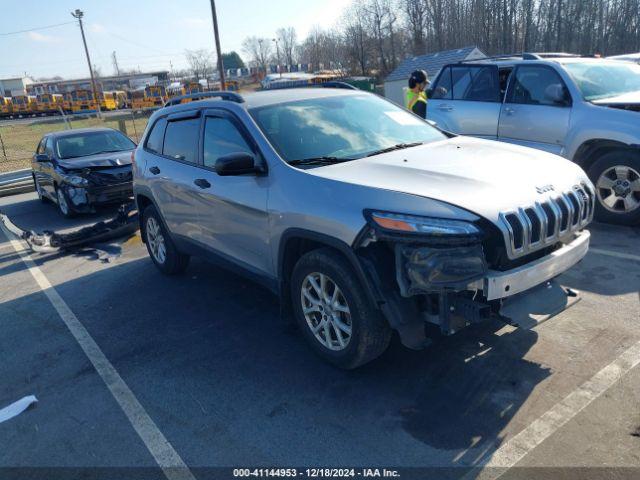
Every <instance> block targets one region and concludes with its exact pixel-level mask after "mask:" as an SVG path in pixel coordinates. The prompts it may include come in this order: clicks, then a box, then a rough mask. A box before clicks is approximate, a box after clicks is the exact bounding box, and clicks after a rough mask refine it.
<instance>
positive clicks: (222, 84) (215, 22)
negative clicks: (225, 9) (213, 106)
mask: <svg viewBox="0 0 640 480" xmlns="http://www.w3.org/2000/svg"><path fill="white" fill-rule="evenodd" d="M211 16H212V17H213V35H214V36H215V38H216V53H217V54H218V73H219V74H220V90H226V85H225V80H224V62H223V61H222V51H221V50H220V35H219V34H218V16H217V15H216V0H211Z"/></svg>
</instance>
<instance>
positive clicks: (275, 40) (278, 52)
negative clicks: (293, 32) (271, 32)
mask: <svg viewBox="0 0 640 480" xmlns="http://www.w3.org/2000/svg"><path fill="white" fill-rule="evenodd" d="M272 40H273V41H274V42H276V58H277V59H278V73H279V74H280V78H282V70H281V67H280V46H279V45H278V39H277V38H272Z"/></svg>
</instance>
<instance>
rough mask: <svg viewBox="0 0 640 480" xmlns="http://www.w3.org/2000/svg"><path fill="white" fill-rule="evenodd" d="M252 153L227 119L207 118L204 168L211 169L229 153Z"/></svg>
mask: <svg viewBox="0 0 640 480" xmlns="http://www.w3.org/2000/svg"><path fill="white" fill-rule="evenodd" d="M239 152H247V153H253V149H252V148H251V147H250V146H249V144H248V143H247V141H246V140H245V139H244V137H243V136H242V134H241V133H240V131H239V130H238V128H237V127H236V126H235V125H234V124H233V122H232V121H231V120H229V119H228V118H222V117H207V120H206V123H205V126H204V166H205V167H210V168H213V167H214V166H215V164H216V160H218V158H220V157H222V156H224V155H228V154H230V153H239Z"/></svg>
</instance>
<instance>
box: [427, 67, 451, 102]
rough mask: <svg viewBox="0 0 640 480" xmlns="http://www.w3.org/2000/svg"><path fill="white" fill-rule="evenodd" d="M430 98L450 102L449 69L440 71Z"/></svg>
mask: <svg viewBox="0 0 640 480" xmlns="http://www.w3.org/2000/svg"><path fill="white" fill-rule="evenodd" d="M431 98H433V99H435V100H438V99H445V100H451V68H449V67H447V68H445V69H444V70H443V71H442V74H441V75H440V76H439V77H438V82H437V83H436V84H435V86H434V87H433V89H432V93H431Z"/></svg>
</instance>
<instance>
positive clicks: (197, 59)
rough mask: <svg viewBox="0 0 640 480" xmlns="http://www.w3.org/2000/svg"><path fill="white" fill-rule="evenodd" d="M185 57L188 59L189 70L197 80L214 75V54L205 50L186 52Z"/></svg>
mask: <svg viewBox="0 0 640 480" xmlns="http://www.w3.org/2000/svg"><path fill="white" fill-rule="evenodd" d="M184 55H185V57H186V58H187V64H189V70H190V71H191V74H192V75H193V77H194V78H195V79H196V80H200V79H206V78H207V76H208V75H211V74H212V73H213V70H214V68H213V65H214V63H213V61H214V55H213V53H212V52H210V51H208V50H205V49H199V50H185V52H184Z"/></svg>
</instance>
